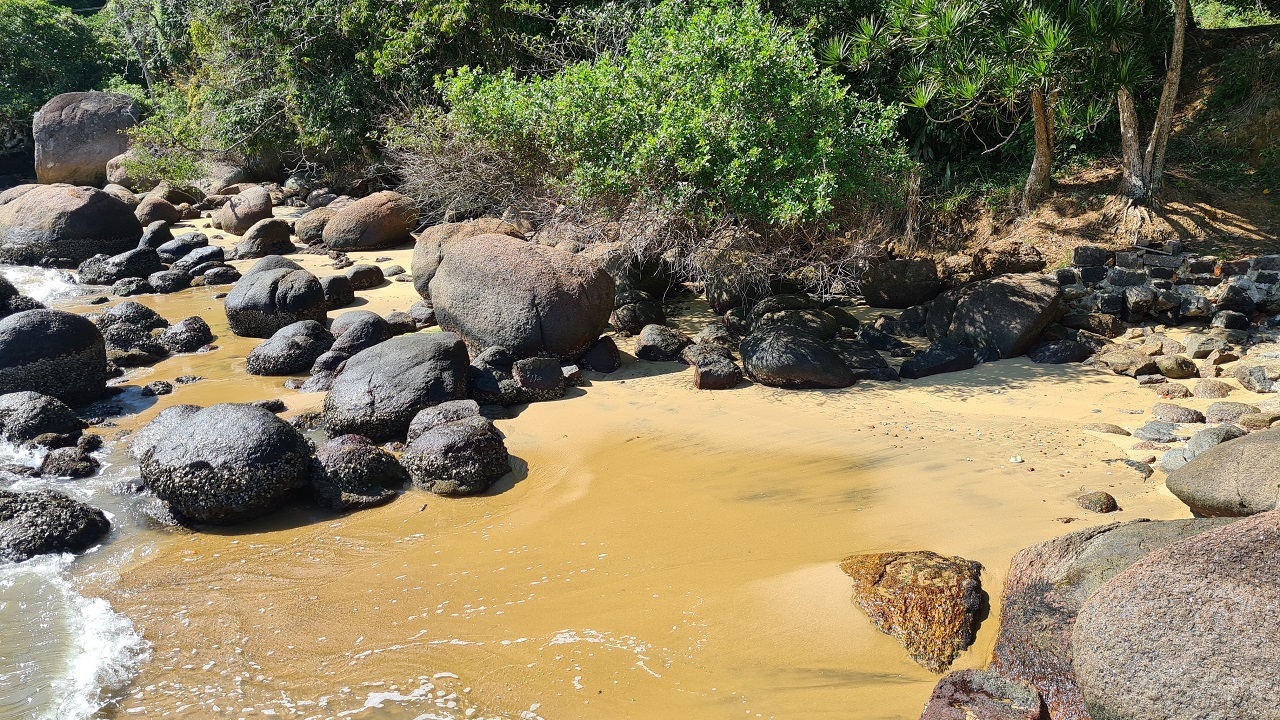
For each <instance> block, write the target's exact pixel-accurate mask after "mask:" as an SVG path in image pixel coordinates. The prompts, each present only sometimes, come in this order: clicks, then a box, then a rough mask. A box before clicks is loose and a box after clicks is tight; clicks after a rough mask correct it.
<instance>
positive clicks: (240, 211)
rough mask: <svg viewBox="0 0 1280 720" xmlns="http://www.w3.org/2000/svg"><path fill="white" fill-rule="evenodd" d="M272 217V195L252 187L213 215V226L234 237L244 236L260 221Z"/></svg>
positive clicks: (257, 187) (233, 198)
mask: <svg viewBox="0 0 1280 720" xmlns="http://www.w3.org/2000/svg"><path fill="white" fill-rule="evenodd" d="M269 217H271V194H270V193H268V192H267V191H266V190H264V189H263V188H261V187H259V186H257V185H251V186H249V187H247V188H245V189H244V190H241V191H240V193H239V194H237V195H233V196H232V197H231V199H230V200H228V201H227V202H226V204H224V205H223V206H222V207H220V208H218V209H217V210H215V211H214V213H213V226H214V227H215V228H218V229H220V230H225V231H226V232H229V233H231V234H232V235H243V234H245V232H246V231H248V230H249V228H251V227H253V224H254V223H256V222H258V221H259V220H266V219H267V218H269Z"/></svg>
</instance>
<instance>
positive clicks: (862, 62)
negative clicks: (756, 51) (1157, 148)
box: [819, 0, 1097, 211]
mask: <svg viewBox="0 0 1280 720" xmlns="http://www.w3.org/2000/svg"><path fill="white" fill-rule="evenodd" d="M1086 16H1087V3H1085V2H1083V1H1082V0H1077V1H1075V2H1066V1H1064V2H1057V1H1054V0H1046V1H1037V0H894V2H892V3H891V4H890V5H889V6H888V7H887V9H886V10H885V13H884V15H883V16H882V17H872V18H867V19H864V20H863V21H861V22H860V23H859V24H858V26H857V27H856V28H855V29H854V30H853V31H852V32H851V33H849V34H847V35H842V36H839V37H836V38H834V39H832V40H831V41H830V42H829V43H828V44H827V45H826V46H825V47H823V48H821V49H820V53H819V54H820V56H821V57H822V59H823V60H824V61H825V62H827V63H829V64H839V65H842V66H844V67H846V68H848V69H849V70H851V71H854V72H857V71H859V70H862V69H865V68H868V67H870V66H871V65H872V64H874V63H876V62H880V61H883V59H884V58H886V57H888V56H890V55H893V54H900V55H901V56H902V58H903V62H902V70H901V77H900V78H899V80H900V82H901V85H902V86H903V87H904V88H906V92H907V96H906V98H905V101H904V102H905V103H906V105H908V106H909V107H912V108H916V109H918V110H919V111H921V112H924V113H925V114H926V115H927V116H928V117H929V118H930V119H931V120H934V121H936V122H942V123H954V122H965V123H988V124H990V125H993V126H995V127H997V128H1002V129H1003V130H1004V131H1003V132H1002V133H1000V134H1001V136H1002V141H1001V144H1002V143H1003V142H1007V141H1008V140H1009V139H1010V138H1012V137H1013V136H1014V131H1015V130H1016V129H1017V127H1018V126H1019V125H1020V124H1021V123H1023V122H1028V121H1029V122H1031V123H1032V124H1033V127H1034V129H1035V152H1034V154H1033V158H1032V161H1031V168H1030V170H1029V171H1028V173H1027V180H1026V183H1025V185H1024V187H1023V192H1022V207H1023V209H1024V211H1029V210H1030V209H1031V208H1033V207H1034V206H1035V204H1036V203H1037V202H1038V201H1039V200H1040V198H1041V197H1042V196H1043V195H1044V193H1045V191H1046V190H1047V189H1048V188H1049V185H1050V182H1051V180H1052V172H1053V149H1054V124H1055V116H1056V115H1057V114H1058V112H1059V110H1060V104H1061V103H1064V102H1071V103H1074V104H1077V105H1079V106H1080V107H1086V108H1089V110H1088V112H1090V113H1092V114H1096V112H1097V106H1096V103H1089V102H1084V103H1081V98H1080V97H1078V96H1079V94H1080V93H1078V92H1076V90H1078V89H1079V88H1083V87H1087V86H1090V83H1089V82H1087V80H1088V78H1087V76H1086V75H1085V74H1083V73H1081V72H1080V68H1081V65H1082V64H1084V63H1086V62H1087V56H1088V50H1089V48H1088V46H1087V45H1086V44H1085V43H1084V42H1082V38H1079V37H1077V36H1078V35H1079V34H1080V29H1079V27H1078V26H1079V24H1080V23H1081V22H1082V21H1083V20H1084V19H1085V18H1086Z"/></svg>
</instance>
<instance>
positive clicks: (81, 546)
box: [0, 490, 111, 561]
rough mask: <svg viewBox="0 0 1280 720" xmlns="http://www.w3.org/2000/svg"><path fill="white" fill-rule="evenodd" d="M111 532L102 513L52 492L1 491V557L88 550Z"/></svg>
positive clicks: (24, 557)
mask: <svg viewBox="0 0 1280 720" xmlns="http://www.w3.org/2000/svg"><path fill="white" fill-rule="evenodd" d="M110 529H111V523H110V522H108V521H107V517H106V515H105V514H103V512H102V511H101V510H98V509H97V508H93V507H89V506H88V505H85V504H84V503H81V502H79V501H77V500H73V499H71V498H70V497H68V496H66V495H64V494H63V493H60V492H57V491H55V490H36V491H33V492H25V493H23V492H13V491H11V490H0V558H3V559H5V560H12V561H22V560H26V559H28V558H31V557H34V556H36V555H43V554H45V553H62V552H70V553H79V552H84V551H85V550H88V549H89V548H90V547H92V546H93V545H94V544H95V543H97V542H98V541H99V540H100V539H102V537H103V536H105V535H106V534H107V532H108V531H109V530H110Z"/></svg>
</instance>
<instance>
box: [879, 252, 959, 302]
mask: <svg viewBox="0 0 1280 720" xmlns="http://www.w3.org/2000/svg"><path fill="white" fill-rule="evenodd" d="M858 287H859V288H860V289H861V290H862V296H863V297H864V298H865V299H866V301H867V304H868V305H870V306H871V307H883V308H909V307H911V306H912V305H921V304H923V303H927V302H929V301H930V300H932V299H934V298H935V297H937V296H938V293H940V292H942V281H941V280H939V279H938V268H937V266H936V265H934V262H933V261H932V260H929V259H898V260H885V261H883V262H879V263H876V264H874V265H872V266H870V267H868V268H867V269H866V270H864V271H863V273H862V277H861V278H859V279H858Z"/></svg>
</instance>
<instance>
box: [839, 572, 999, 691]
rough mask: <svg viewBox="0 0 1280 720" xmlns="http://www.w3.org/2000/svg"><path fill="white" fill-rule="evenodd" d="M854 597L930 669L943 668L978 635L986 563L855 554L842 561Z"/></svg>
mask: <svg viewBox="0 0 1280 720" xmlns="http://www.w3.org/2000/svg"><path fill="white" fill-rule="evenodd" d="M840 569H841V570H843V571H844V572H845V574H847V575H849V576H850V577H851V578H853V594H854V601H855V602H856V603H857V604H858V606H859V607H861V608H862V609H863V610H864V611H866V613H867V615H869V616H870V618H871V622H872V623H873V624H875V626H876V627H878V628H879V629H880V630H881V631H883V632H885V633H887V634H889V635H892V636H893V637H895V638H897V639H898V641H899V642H901V643H902V645H903V647H905V648H906V649H907V652H908V654H910V655H911V658H912V659H913V660H915V661H916V662H918V663H920V664H921V665H922V666H924V667H925V668H927V669H929V670H931V671H933V672H935V673H943V672H946V669H947V668H948V667H950V665H951V662H952V661H953V660H954V659H955V657H956V656H957V655H959V654H960V652H961V651H962V650H964V649H965V648H967V647H968V646H969V645H970V644H971V643H972V642H973V640H974V636H975V634H976V632H977V626H978V621H979V617H978V616H979V612H980V610H981V606H982V601H983V592H982V585H981V582H980V580H979V575H980V574H981V572H982V565H980V564H978V563H976V562H974V561H972V560H965V559H964V558H959V557H950V558H948V557H942V556H940V555H937V554H936V553H932V552H921V551H917V552H890V553H876V554H872V555H853V556H851V557H848V558H845V559H844V560H843V561H842V562H841V563H840Z"/></svg>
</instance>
